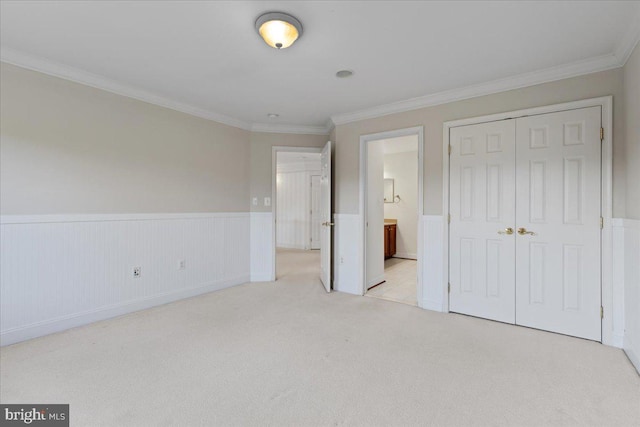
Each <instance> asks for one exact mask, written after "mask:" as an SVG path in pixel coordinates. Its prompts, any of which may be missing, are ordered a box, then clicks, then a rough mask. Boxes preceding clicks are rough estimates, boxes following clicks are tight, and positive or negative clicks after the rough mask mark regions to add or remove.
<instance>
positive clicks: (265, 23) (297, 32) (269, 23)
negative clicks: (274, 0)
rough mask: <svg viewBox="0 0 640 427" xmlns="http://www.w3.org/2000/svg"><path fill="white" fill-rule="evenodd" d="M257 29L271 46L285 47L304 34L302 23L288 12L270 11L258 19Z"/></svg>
mask: <svg viewBox="0 0 640 427" xmlns="http://www.w3.org/2000/svg"><path fill="white" fill-rule="evenodd" d="M256 30H258V33H259V34H260V36H261V37H262V38H263V39H264V41H265V43H267V44H268V45H269V46H271V47H273V48H276V49H285V48H287V47H289V46H291V45H292V44H293V42H295V41H296V40H298V38H299V37H300V36H301V35H302V24H300V21H298V20H297V19H296V18H294V17H293V16H291V15H287V14H286V13H281V12H269V13H265V14H264V15H261V16H260V17H259V18H258V19H257V20H256Z"/></svg>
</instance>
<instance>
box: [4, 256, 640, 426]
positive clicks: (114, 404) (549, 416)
mask: <svg viewBox="0 0 640 427" xmlns="http://www.w3.org/2000/svg"><path fill="white" fill-rule="evenodd" d="M286 255H287V254H280V256H279V258H280V260H279V261H280V262H282V263H285V264H287V262H286V261H287V259H286V258H287V256H286ZM292 255H293V256H292V258H294V259H296V261H295V264H297V265H298V267H301V268H303V269H306V273H303V274H295V273H294V272H293V271H294V270H295V269H293V268H292V269H291V270H287V269H286V268H289V267H291V264H289V265H288V267H287V266H286V265H285V266H281V267H283V268H285V269H284V270H282V269H281V270H279V271H280V272H281V273H282V276H283V277H282V279H281V280H279V281H278V282H276V283H253V284H245V285H241V286H237V287H234V288H231V289H227V290H224V291H220V292H215V293H211V294H207V295H203V296H200V297H196V298H191V299H188V300H184V301H180V302H177V303H173V304H168V305H165V306H162V307H157V308H154V309H150V310H145V311H142V312H138V313H135V314H131V315H127V316H122V317H119V318H116V319H112V320H108V321H104V322H100V323H96V324H93V325H89V326H86V327H82V328H77V329H74V330H70V331H67V332H63V333H59V334H56V335H51V336H48V337H43V338H39V339H35V340H32V341H29V342H25V343H21V344H16V345H12V346H9V347H5V348H2V349H1V350H0V369H1V381H2V382H1V383H0V399H1V400H2V402H3V403H70V404H71V408H70V410H71V425H72V426H94V425H105V426H162V425H175V426H196V425H207V426H214V425H272V426H283V425H296V426H306V425H363V426H378V425H399V426H407V425H455V426H461V425H465V426H466V425H483V426H484V425H532V426H540V425H611V426H614V425H615V426H631V425H638V424H639V423H640V377H638V375H637V374H636V372H635V371H634V369H633V367H632V366H631V364H630V363H629V361H628V360H627V359H626V357H625V356H624V354H623V353H622V351H620V350H617V349H614V348H611V347H606V346H603V345H600V344H597V343H594V342H589V341H585V340H581V339H575V338H569V337H565V336H561V335H556V334H552V333H546V332H541V331H536V330H532V329H526V328H521V327H515V326H510V325H504V324H500V323H496V322H491V321H486V320H480V319H474V318H471V317H465V316H460V315H454V314H439V313H434V312H429V311H425V310H421V309H419V308H417V307H411V306H408V305H404V304H398V303H393V302H389V301H384V300H380V299H375V298H363V297H358V296H352V295H346V294H340V293H331V294H327V293H326V292H325V291H324V289H323V287H322V285H321V284H320V282H319V281H318V280H317V279H316V278H315V275H316V273H317V270H314V268H315V269H317V267H314V266H317V264H318V263H317V253H308V254H307V255H309V257H310V260H309V264H307V265H305V264H304V263H303V262H302V261H301V259H304V258H305V257H304V255H305V254H300V253H295V254H292ZM287 271H288V273H287Z"/></svg>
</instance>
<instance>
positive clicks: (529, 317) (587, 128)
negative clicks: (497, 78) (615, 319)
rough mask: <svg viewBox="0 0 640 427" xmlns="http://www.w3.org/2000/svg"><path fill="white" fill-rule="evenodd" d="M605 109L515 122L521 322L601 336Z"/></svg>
mask: <svg viewBox="0 0 640 427" xmlns="http://www.w3.org/2000/svg"><path fill="white" fill-rule="evenodd" d="M600 126H601V112H600V107H591V108H583V109H578V110H571V111H564V112H559V113H551V114H544V115H539V116H531V117H524V118H520V119H517V120H516V135H517V136H516V140H517V165H516V170H517V177H516V194H517V207H516V218H517V224H516V227H517V228H518V229H520V228H524V229H525V230H526V231H527V232H533V233H535V234H524V235H521V234H520V233H518V234H517V237H516V242H517V243H516V253H517V264H516V323H517V324H519V325H524V326H530V327H533V328H538V329H544V330H548V331H554V332H559V333H563V334H567V335H573V336H577V337H582V338H587V339H593V340H598V341H599V340H600V339H601V321H600V182H601V180H600V172H601V167H600V153H601V142H600Z"/></svg>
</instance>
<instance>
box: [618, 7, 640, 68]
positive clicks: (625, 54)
mask: <svg viewBox="0 0 640 427" xmlns="http://www.w3.org/2000/svg"><path fill="white" fill-rule="evenodd" d="M639 41H640V3H638V5H637V6H636V13H635V14H634V16H633V19H632V22H631V25H630V26H629V29H628V30H627V32H626V33H625V35H624V37H623V38H622V40H621V41H620V43H619V44H618V48H617V49H616V52H615V55H616V58H618V60H619V63H620V66H621V67H624V65H625V64H626V63H627V61H628V60H629V57H630V56H631V54H632V53H633V49H634V48H635V47H636V45H637V44H638V42H639Z"/></svg>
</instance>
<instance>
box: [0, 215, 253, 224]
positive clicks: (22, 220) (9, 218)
mask: <svg viewBox="0 0 640 427" xmlns="http://www.w3.org/2000/svg"><path fill="white" fill-rule="evenodd" d="M243 216H249V212H203V213H199V212H197V213H140V214H60V215H0V224H2V225H5V224H39V223H53V222H102V221H149V220H177V219H204V218H227V217H243Z"/></svg>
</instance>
